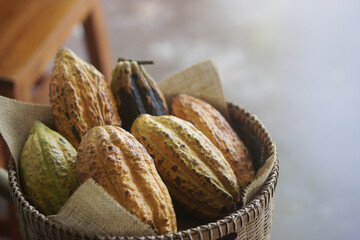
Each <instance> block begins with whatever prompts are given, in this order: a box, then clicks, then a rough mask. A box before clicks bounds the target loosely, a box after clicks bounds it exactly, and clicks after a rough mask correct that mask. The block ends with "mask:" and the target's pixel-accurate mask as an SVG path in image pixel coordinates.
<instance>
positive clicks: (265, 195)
mask: <svg viewBox="0 0 360 240" xmlns="http://www.w3.org/2000/svg"><path fill="white" fill-rule="evenodd" d="M231 105H232V106H235V107H238V108H239V110H240V111H242V112H243V114H244V115H246V116H247V117H248V118H249V119H251V120H253V121H255V122H256V123H257V124H258V125H259V126H260V128H261V129H262V130H263V131H264V132H265V134H266V137H267V138H268V139H269V140H270V142H271V149H272V150H273V153H274V154H275V156H274V158H275V159H274V165H273V168H272V170H271V172H270V174H269V176H268V177H267V179H266V181H265V183H264V185H263V186H262V187H261V189H260V190H259V193H258V194H257V196H256V197H255V198H253V199H252V200H251V201H250V202H249V203H248V204H246V205H245V206H243V207H242V208H240V209H238V210H236V211H235V212H233V213H231V214H229V215H227V216H225V217H223V218H221V219H219V220H217V221H213V222H210V223H207V224H204V225H199V226H196V227H193V228H189V229H186V230H180V231H178V232H176V233H170V234H165V235H152V236H132V237H125V236H111V235H104V236H99V237H101V238H105V239H112V238H114V237H115V238H116V239H164V238H167V239H174V238H179V239H183V238H184V237H186V236H188V237H189V239H191V240H192V236H194V235H195V234H199V235H200V236H201V237H200V239H202V234H203V232H206V231H209V233H210V234H211V233H212V230H213V229H216V228H217V229H218V230H219V229H220V230H219V231H220V233H219V236H220V237H222V236H225V235H227V234H229V232H228V229H229V224H234V228H235V230H236V225H235V221H238V220H239V221H240V226H243V225H246V224H247V223H250V222H251V221H253V220H254V219H256V217H257V216H258V215H260V214H261V213H262V212H263V210H264V208H265V207H266V206H267V205H268V204H269V199H270V198H272V197H273V194H274V191H275V188H276V185H277V181H278V175H279V160H278V155H277V152H276V146H275V142H274V140H273V139H272V138H271V137H270V134H269V133H268V131H267V130H266V128H265V127H264V126H263V124H262V123H261V121H260V120H259V119H258V118H257V117H256V116H255V115H253V114H251V113H249V112H247V111H246V110H245V109H244V108H241V107H239V106H238V105H236V104H232V103H229V102H228V106H231ZM9 184H10V194H11V197H12V199H13V202H15V200H17V201H18V202H19V203H20V205H21V206H22V208H23V210H24V211H28V212H29V213H30V215H31V216H33V217H35V219H36V220H35V221H36V223H37V225H38V227H39V225H43V226H44V227H45V226H46V225H48V226H49V227H51V228H55V229H56V230H57V231H60V232H63V233H65V234H69V235H71V236H74V237H83V238H91V237H90V236H87V235H86V234H84V233H80V232H78V231H73V230H70V229H67V228H66V227H64V226H63V225H60V224H58V223H56V222H54V221H52V220H51V219H49V218H47V217H46V216H45V215H44V214H42V213H40V212H39V211H38V210H37V209H36V208H35V207H34V206H32V205H31V204H30V203H29V202H28V201H27V199H26V198H25V196H24V195H23V193H22V192H21V190H20V187H19V184H18V178H17V173H16V167H15V161H14V159H13V158H12V157H11V159H10V163H9ZM224 225H225V229H226V232H225V233H222V232H221V227H222V226H224ZM210 239H212V238H210Z"/></svg>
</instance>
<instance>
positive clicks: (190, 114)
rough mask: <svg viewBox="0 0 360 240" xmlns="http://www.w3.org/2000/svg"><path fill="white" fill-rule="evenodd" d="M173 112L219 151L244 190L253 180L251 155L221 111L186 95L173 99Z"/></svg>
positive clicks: (253, 172)
mask: <svg viewBox="0 0 360 240" xmlns="http://www.w3.org/2000/svg"><path fill="white" fill-rule="evenodd" d="M171 109H172V113H173V114H174V115H175V116H177V117H179V118H181V119H184V120H186V121H189V122H191V123H192V124H194V126H195V127H196V128H197V129H199V130H200V131H201V132H202V133H204V134H205V135H206V136H207V137H208V138H209V139H210V140H211V142H212V143H213V144H214V145H215V146H216V147H217V148H219V149H220V151H221V152H222V153H223V155H224V157H225V158H226V160H227V161H228V162H229V163H230V166H231V167H232V169H233V170H234V172H235V175H236V177H237V179H238V181H239V184H240V186H241V187H242V188H245V187H246V186H247V185H248V184H249V183H250V182H251V181H252V180H253V179H254V177H255V171H254V167H253V162H252V158H251V155H250V152H249V151H248V149H247V148H246V146H245V144H244V143H243V142H242V141H241V139H240V138H239V136H238V135H237V134H236V132H235V131H234V130H233V128H232V127H231V125H230V124H229V122H228V121H226V119H225V118H224V117H223V116H222V114H221V113H220V112H219V111H218V110H216V109H215V108H214V107H213V106H211V105H210V104H209V103H207V102H205V101H203V100H201V99H198V98H195V97H192V96H189V95H186V94H180V95H178V96H176V97H174V98H173V99H172V103H171Z"/></svg>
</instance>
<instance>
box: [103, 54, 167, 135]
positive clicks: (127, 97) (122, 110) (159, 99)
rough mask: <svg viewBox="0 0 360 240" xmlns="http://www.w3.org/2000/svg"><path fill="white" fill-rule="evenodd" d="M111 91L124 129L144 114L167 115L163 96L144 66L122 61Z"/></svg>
mask: <svg viewBox="0 0 360 240" xmlns="http://www.w3.org/2000/svg"><path fill="white" fill-rule="evenodd" d="M110 87H111V90H112V92H113V94H114V96H115V99H116V103H117V108H118V111H119V115H120V117H121V119H122V121H123V123H122V127H123V128H124V129H126V130H128V131H129V130H130V128H131V124H132V123H133V121H134V120H135V118H136V117H137V116H139V115H140V114H142V113H148V114H150V115H155V116H158V115H165V114H167V113H168V108H167V104H166V101H165V99H164V96H163V94H162V93H161V91H160V90H159V88H158V87H157V85H156V82H155V81H154V80H153V79H152V78H151V77H150V75H149V74H148V73H147V72H146V70H145V68H144V67H143V66H142V65H138V64H137V62H135V61H131V62H129V61H120V62H118V63H117V65H116V67H115V68H114V70H113V75H112V80H111V85H110Z"/></svg>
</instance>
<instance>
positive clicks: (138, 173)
mask: <svg viewBox="0 0 360 240" xmlns="http://www.w3.org/2000/svg"><path fill="white" fill-rule="evenodd" d="M76 170H77V173H78V177H79V181H80V182H81V183H83V182H85V181H86V180H87V179H88V178H92V179H94V180H95V182H97V183H98V184H99V185H101V186H102V187H103V188H104V189H105V190H106V191H107V192H108V193H109V194H110V195H111V196H112V197H113V198H114V199H115V200H116V201H117V202H119V204H120V205H121V206H123V207H124V208H125V209H127V210H128V211H129V212H131V213H132V214H134V215H135V216H137V217H138V218H139V219H140V220H141V221H143V222H144V223H146V224H147V225H149V226H150V227H151V228H152V229H153V230H155V231H156V232H157V233H159V234H167V233H172V232H176V231H177V226H176V217H175V212H174V209H173V205H172V200H171V198H170V195H169V192H168V189H167V188H166V186H165V184H164V183H163V181H162V180H161V178H160V176H159V174H158V172H157V171H156V167H155V164H154V161H153V159H152V158H151V157H150V155H149V154H148V153H147V151H146V150H145V148H144V147H143V146H142V145H141V144H140V143H139V142H138V141H137V140H136V139H135V137H134V136H132V135H131V134H130V133H129V132H127V131H125V130H124V129H122V128H120V127H116V126H98V127H94V128H92V129H91V130H89V131H88V133H87V134H86V135H85V136H84V138H83V140H82V142H81V144H80V147H79V149H78V156H77V160H76Z"/></svg>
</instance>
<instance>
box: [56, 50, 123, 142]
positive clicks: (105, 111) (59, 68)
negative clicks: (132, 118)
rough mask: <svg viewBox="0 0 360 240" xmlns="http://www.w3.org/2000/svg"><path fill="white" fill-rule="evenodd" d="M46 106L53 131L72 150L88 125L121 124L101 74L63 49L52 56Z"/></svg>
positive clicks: (90, 126)
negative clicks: (49, 110)
mask: <svg viewBox="0 0 360 240" xmlns="http://www.w3.org/2000/svg"><path fill="white" fill-rule="evenodd" d="M50 106H51V111H52V114H53V115H54V119H55V125H56V129H57V131H58V132H59V133H60V134H61V135H63V136H64V137H65V138H66V139H67V140H68V141H69V142H70V143H71V144H72V145H73V146H74V147H75V148H76V149H77V148H78V147H79V144H80V141H81V138H82V137H83V136H84V135H85V133H86V132H87V131H88V130H89V129H91V128H92V127H95V126H101V125H116V126H120V123H121V121H120V117H119V114H118V112H117V107H116V103H115V100H114V97H113V95H112V93H111V91H110V89H109V86H108V85H107V83H106V81H105V80H104V76H103V75H102V74H101V73H100V72H99V71H98V70H96V69H95V67H94V66H92V65H91V64H89V63H87V62H85V61H83V60H82V59H80V58H79V57H77V56H76V55H75V54H74V53H73V52H72V51H70V50H68V49H66V48H60V49H59V50H58V52H57V54H56V57H55V63H54V67H53V69H52V75H51V82H50Z"/></svg>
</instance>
